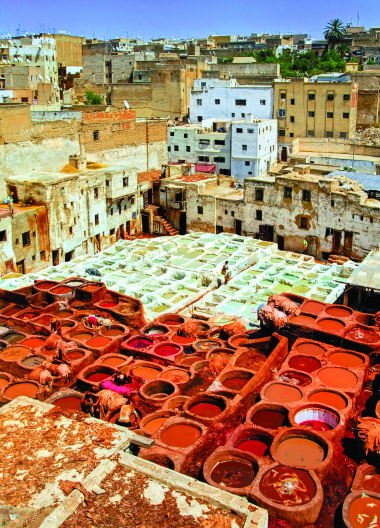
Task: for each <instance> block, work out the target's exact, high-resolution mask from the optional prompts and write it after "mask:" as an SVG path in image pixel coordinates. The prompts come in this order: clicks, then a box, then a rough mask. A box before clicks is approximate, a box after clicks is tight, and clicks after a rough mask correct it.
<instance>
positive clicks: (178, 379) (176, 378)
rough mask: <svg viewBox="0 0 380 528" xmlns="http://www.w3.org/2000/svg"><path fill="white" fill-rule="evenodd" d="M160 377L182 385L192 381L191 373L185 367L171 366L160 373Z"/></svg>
mask: <svg viewBox="0 0 380 528" xmlns="http://www.w3.org/2000/svg"><path fill="white" fill-rule="evenodd" d="M159 378H160V379H163V380H167V381H172V382H173V383H176V384H177V385H182V384H184V383H188V382H189V381H190V374H189V373H188V372H186V370H184V369H180V368H170V369H168V370H165V371H164V372H162V373H161V374H160V375H159Z"/></svg>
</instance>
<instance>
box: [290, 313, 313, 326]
mask: <svg viewBox="0 0 380 528" xmlns="http://www.w3.org/2000/svg"><path fill="white" fill-rule="evenodd" d="M290 322H291V323H295V324H299V325H303V324H314V323H315V317H313V316H311V315H305V314H300V315H294V316H293V317H292V318H291V320H290Z"/></svg>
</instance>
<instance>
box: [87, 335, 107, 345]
mask: <svg viewBox="0 0 380 528" xmlns="http://www.w3.org/2000/svg"><path fill="white" fill-rule="evenodd" d="M109 343H111V339H109V338H108V337H104V336H95V337H93V338H92V339H89V340H88V341H87V342H86V345H87V346H89V347H91V348H103V347H105V346H107V345H108V344H109Z"/></svg>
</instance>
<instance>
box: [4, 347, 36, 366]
mask: <svg viewBox="0 0 380 528" xmlns="http://www.w3.org/2000/svg"><path fill="white" fill-rule="evenodd" d="M30 353H31V350H30V348H28V347H24V346H17V345H16V346H9V347H7V348H5V349H4V350H3V351H2V352H0V360H1V361H6V362H12V361H19V360H20V359H23V358H24V357H26V356H29V354H30Z"/></svg>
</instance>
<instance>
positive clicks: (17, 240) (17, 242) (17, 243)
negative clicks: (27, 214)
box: [15, 238, 20, 246]
mask: <svg viewBox="0 0 380 528" xmlns="http://www.w3.org/2000/svg"><path fill="white" fill-rule="evenodd" d="M19 243H20V240H19V239H18V238H16V242H15V244H16V246H18V245H19Z"/></svg>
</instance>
